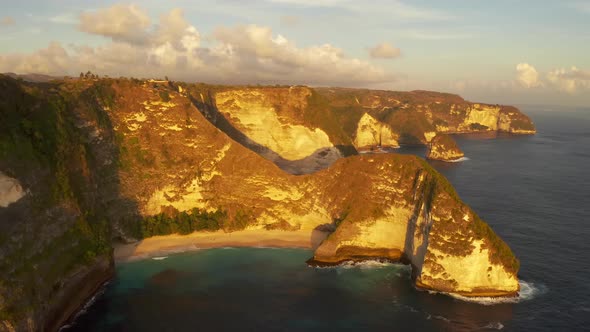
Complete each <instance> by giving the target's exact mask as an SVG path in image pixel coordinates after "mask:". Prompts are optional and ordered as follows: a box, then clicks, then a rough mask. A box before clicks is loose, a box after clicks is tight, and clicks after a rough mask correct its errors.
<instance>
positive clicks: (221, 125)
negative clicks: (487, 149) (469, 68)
mask: <svg viewBox="0 0 590 332" xmlns="http://www.w3.org/2000/svg"><path fill="white" fill-rule="evenodd" d="M486 131H504V132H509V133H515V134H530V133H534V132H535V129H534V125H533V124H532V122H531V121H530V119H529V118H528V117H527V116H526V115H524V114H522V113H521V112H520V111H518V110H517V109H515V108H513V107H507V106H493V105H482V104H473V103H470V102H467V101H465V100H463V99H462V98H460V97H458V96H455V95H448V94H441V93H435V92H426V91H413V92H392V91H373V90H364V89H337V88H318V89H313V88H308V87H303V86H292V87H291V86H287V87H235V86H212V85H205V84H186V83H174V82H168V81H163V82H159V81H151V82H150V81H145V80H137V79H124V78H121V79H80V80H78V79H65V80H57V81H51V82H47V83H29V82H23V81H19V80H16V79H13V78H10V77H6V76H0V172H2V173H0V202H1V204H0V271H2V273H1V276H0V330H2V329H4V330H31V331H32V330H43V329H45V330H56V329H57V328H58V327H59V326H60V325H61V324H62V323H63V322H64V321H66V320H67V319H68V317H70V316H71V315H72V314H73V313H74V312H75V311H76V310H77V309H78V308H79V307H80V306H81V305H82V304H83V303H84V301H86V299H87V298H89V297H90V296H91V295H92V294H93V293H94V292H95V291H96V289H97V288H98V287H100V285H101V284H102V283H103V282H104V281H105V280H108V279H109V278H111V277H112V275H113V273H114V259H113V257H114V256H113V243H115V242H134V241H138V240H141V239H144V238H150V237H153V236H156V235H166V234H179V235H183V234H191V233H193V232H201V233H206V232H215V231H216V232H224V233H232V232H234V233H237V232H240V231H244V230H247V231H254V230H256V231H257V232H265V231H268V232H272V233H273V234H274V235H273V236H279V237H280V236H282V235H281V234H284V238H285V239H287V238H289V235H290V234H294V233H295V232H298V234H308V236H310V235H311V234H312V232H314V230H317V229H319V228H321V229H331V230H333V232H332V233H331V234H330V235H329V236H328V237H327V238H326V239H325V240H323V241H322V242H321V243H319V246H318V247H317V249H316V251H315V253H314V256H313V258H312V260H311V263H313V264H337V263H339V262H342V261H346V260H363V259H388V260H392V261H396V262H402V263H406V264H411V266H412V271H413V272H412V275H413V282H414V284H415V285H416V286H417V287H418V288H422V289H428V290H435V291H440V292H447V293H455V294H461V295H464V296H514V295H515V294H517V292H518V291H519V284H518V276H517V274H518V269H519V262H518V260H517V258H516V257H515V256H514V254H513V253H512V251H511V250H510V248H509V247H508V245H507V244H506V243H504V242H503V241H502V240H501V239H500V238H499V237H498V236H497V235H496V234H495V233H494V232H493V230H492V229H491V228H490V227H489V226H488V225H487V224H486V223H485V222H484V221H482V220H481V219H480V218H479V217H478V216H477V215H476V214H475V213H474V212H473V211H472V210H471V209H470V208H469V207H468V206H467V205H466V204H465V203H463V202H462V200H461V199H460V198H459V196H458V195H457V193H456V192H455V190H454V189H453V188H452V186H451V185H450V183H449V182H448V181H447V180H446V179H445V178H444V177H443V176H442V175H440V174H439V173H438V172H437V171H436V170H434V169H433V168H432V167H431V166H430V165H429V164H428V163H427V162H426V161H424V160H423V159H421V158H419V157H416V156H410V155H398V154H364V155H358V151H359V150H362V149H367V148H370V147H371V146H396V145H397V144H428V143H429V142H431V141H433V138H434V139H435V140H436V137H437V134H440V133H455V132H486ZM277 234H278V235H277Z"/></svg>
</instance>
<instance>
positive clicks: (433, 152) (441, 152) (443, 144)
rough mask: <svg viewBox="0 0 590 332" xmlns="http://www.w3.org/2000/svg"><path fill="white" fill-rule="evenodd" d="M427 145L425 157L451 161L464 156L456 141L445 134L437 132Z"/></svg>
mask: <svg viewBox="0 0 590 332" xmlns="http://www.w3.org/2000/svg"><path fill="white" fill-rule="evenodd" d="M427 147H428V149H427V150H426V158H427V159H432V160H440V161H449V162H453V161H457V160H460V159H461V158H463V157H465V154H464V153H463V151H461V149H460V148H459V146H457V142H455V140H454V139H453V138H452V137H451V136H449V135H447V134H437V135H436V136H435V137H434V138H433V139H432V141H430V142H429V143H428V145H427Z"/></svg>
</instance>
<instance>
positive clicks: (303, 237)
mask: <svg viewBox="0 0 590 332" xmlns="http://www.w3.org/2000/svg"><path fill="white" fill-rule="evenodd" d="M329 234H330V233H329V232H324V231H319V230H298V231H281V230H243V231H236V232H231V233H225V232H224V231H216V232H195V233H191V234H188V235H179V234H172V235H162V236H154V237H150V238H147V239H143V240H141V241H138V242H135V243H130V244H115V245H114V246H113V247H114V258H115V263H124V262H130V261H135V260H141V259H146V258H151V257H158V256H166V255H169V254H173V253H180V252H187V251H194V250H199V249H209V248H223V247H275V248H306V249H312V250H315V249H316V248H317V247H318V246H319V245H320V243H321V242H322V241H323V240H324V239H325V238H326V237H327V236H328V235H329Z"/></svg>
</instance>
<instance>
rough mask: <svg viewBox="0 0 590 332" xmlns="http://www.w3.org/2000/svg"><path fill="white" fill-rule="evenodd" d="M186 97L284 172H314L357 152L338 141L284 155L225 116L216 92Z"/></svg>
mask: <svg viewBox="0 0 590 332" xmlns="http://www.w3.org/2000/svg"><path fill="white" fill-rule="evenodd" d="M188 97H189V99H190V100H191V102H192V104H193V105H194V106H195V107H196V108H197V110H199V112H200V113H201V114H202V115H203V116H204V117H205V119H207V121H209V122H210V123H211V124H213V125H214V126H215V127H217V128H218V129H219V130H221V131H223V132H224V133H225V134H226V135H227V136H229V137H230V138H231V139H233V140H234V141H236V142H238V143H239V144H241V145H242V146H244V147H246V148H248V149H249V150H251V151H253V152H255V153H257V154H258V155H260V156H261V157H263V158H265V159H267V160H270V161H272V162H273V163H274V164H275V165H277V166H278V167H279V168H280V169H282V170H283V171H285V172H287V173H290V174H293V175H303V174H310V173H314V172H317V171H320V170H322V169H325V168H328V167H330V166H331V165H332V164H333V163H334V162H335V161H336V160H338V159H340V158H342V157H343V156H347V155H351V154H356V153H355V152H356V150H354V148H352V150H354V151H351V147H349V146H344V145H339V146H335V147H329V148H321V149H318V150H316V151H314V152H313V153H312V154H310V155H309V156H307V157H305V158H302V159H298V160H289V159H285V158H283V157H282V156H281V155H280V154H278V153H277V152H275V151H273V150H271V149H270V148H268V147H266V146H264V145H262V144H259V143H257V142H255V141H253V140H252V139H251V138H250V137H248V136H247V135H246V134H244V133H243V132H242V131H240V130H239V129H237V128H236V127H235V126H234V125H233V124H232V123H231V122H230V121H229V120H227V118H226V117H225V116H223V114H221V112H220V111H219V109H218V108H217V104H216V102H215V96H214V95H213V94H212V93H211V91H207V97H206V98H204V97H203V98H201V99H198V98H195V97H194V96H193V95H192V94H190V93H189V94H188Z"/></svg>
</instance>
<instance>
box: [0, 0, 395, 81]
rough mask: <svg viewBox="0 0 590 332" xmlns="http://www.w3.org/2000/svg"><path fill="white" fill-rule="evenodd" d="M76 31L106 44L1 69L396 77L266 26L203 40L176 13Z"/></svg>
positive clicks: (1, 61) (223, 77) (58, 48)
mask: <svg viewBox="0 0 590 332" xmlns="http://www.w3.org/2000/svg"><path fill="white" fill-rule="evenodd" d="M78 29H79V30H80V31H83V32H85V33H88V34H92V35H98V36H102V37H105V38H107V39H109V42H107V43H105V44H104V45H102V46H97V47H90V46H86V45H72V46H68V47H64V46H63V45H62V44H60V43H59V42H51V43H50V44H49V46H48V47H47V48H45V49H41V50H38V51H36V52H34V53H30V54H7V55H0V72H6V71H13V72H17V73H32V72H34V73H43V74H50V75H64V74H67V75H77V74H78V73H79V72H81V71H84V72H85V71H87V70H91V71H93V72H95V73H99V74H107V75H110V76H115V77H117V76H133V77H154V76H155V77H162V76H164V75H166V76H169V77H171V78H173V79H176V80H185V81H207V82H221V83H224V82H230V83H267V84H275V83H289V84H310V85H342V86H347V85H367V84H373V83H383V82H390V81H393V79H394V78H393V76H392V75H391V74H389V73H387V72H385V71H384V70H383V69H381V68H379V67H377V66H374V65H372V64H371V63H369V62H367V61H364V60H361V59H357V58H351V57H348V56H346V54H344V51H343V50H342V49H340V48H338V47H335V46H333V45H331V44H323V45H316V46H309V47H303V48H301V47H298V46H297V45H296V44H295V43H294V42H293V41H291V40H288V39H287V38H285V37H284V36H282V35H280V34H274V33H273V31H272V30H271V29H270V28H268V27H264V26H258V25H242V26H235V27H218V28H217V29H215V31H214V32H213V33H212V35H211V36H207V37H206V38H202V37H201V34H200V33H199V31H198V30H197V28H196V27H195V26H193V25H191V24H190V23H189V22H188V21H187V20H186V19H185V17H184V15H183V12H182V10H180V9H173V10H171V11H170V12H168V13H165V14H163V15H161V16H160V18H159V21H158V22H157V24H154V23H153V22H152V21H151V19H150V16H149V15H148V13H147V12H146V11H144V10H143V9H141V8H140V7H138V6H136V5H121V4H116V5H113V6H111V7H109V8H104V9H99V10H96V11H93V12H86V13H83V14H81V15H80V17H79V24H78ZM202 41H205V42H206V44H207V45H203V43H202Z"/></svg>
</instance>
